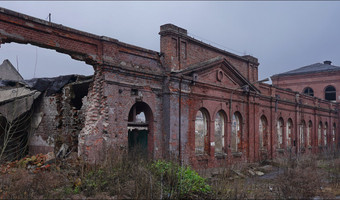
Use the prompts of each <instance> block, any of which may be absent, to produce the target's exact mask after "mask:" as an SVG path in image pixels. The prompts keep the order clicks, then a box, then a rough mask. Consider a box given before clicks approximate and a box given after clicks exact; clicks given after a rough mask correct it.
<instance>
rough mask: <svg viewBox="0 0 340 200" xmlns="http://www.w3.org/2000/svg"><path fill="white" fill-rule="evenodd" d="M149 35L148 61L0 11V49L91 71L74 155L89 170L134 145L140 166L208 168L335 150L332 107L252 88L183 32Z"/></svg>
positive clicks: (243, 60)
mask: <svg viewBox="0 0 340 200" xmlns="http://www.w3.org/2000/svg"><path fill="white" fill-rule="evenodd" d="M159 34H160V52H156V51H152V50H148V49H144V48H140V47H136V46H133V45H129V44H126V43H123V42H120V41H118V40H116V39H112V38H108V37H104V36H97V35H93V34H90V33H86V32H82V31H78V30H75V29H72V28H68V27H65V26H62V25H58V24H54V23H51V22H47V21H44V20H40V19H37V18H33V17H30V16H27V15H24V14H20V13H17V12H13V11H10V10H7V9H4V8H0V42H1V43H3V44H4V43H9V42H16V43H22V44H27V43H30V44H33V45H36V46H39V47H43V48H49V49H55V50H56V51H58V52H61V53H65V54H68V55H70V56H71V57H72V58H73V59H77V60H81V61H84V62H86V63H87V64H90V65H92V66H93V68H94V70H95V73H94V76H93V81H91V82H90V83H89V88H88V94H87V95H86V102H87V103H86V106H85V108H84V109H83V114H84V119H83V121H84V123H83V125H82V128H81V131H80V132H79V136H78V150H77V151H78V155H79V156H81V157H83V158H84V159H86V160H87V161H89V162H99V161H100V160H101V159H104V158H105V156H106V152H108V151H109V150H112V149H113V150H116V151H117V152H119V151H121V150H123V151H125V150H126V151H128V150H129V149H131V148H133V147H136V146H139V147H141V148H142V150H144V153H145V154H147V155H148V156H149V157H150V158H154V159H157V158H169V157H174V158H179V159H181V160H182V161H183V163H186V164H191V165H193V166H194V167H202V166H204V167H216V166H221V165H224V164H227V163H231V162H238V161H247V162H254V161H258V160H260V159H265V158H269V159H270V158H274V157H277V156H280V155H283V156H284V155H289V154H300V153H317V152H321V151H324V150H334V149H335V148H337V146H339V129H338V125H339V113H338V104H337V103H333V102H331V101H326V100H323V99H319V98H315V97H312V96H306V95H301V94H300V93H299V92H294V91H290V90H287V89H281V88H279V87H276V86H273V85H268V84H265V83H262V81H259V80H258V67H259V63H258V60H257V59H256V58H255V57H252V56H248V55H246V56H239V55H235V54H232V53H230V52H227V51H224V50H221V49H218V48H216V47H213V46H211V45H208V44H206V43H203V42H201V41H198V40H196V39H194V38H192V37H190V36H188V34H187V31H186V30H185V29H183V28H180V27H177V26H175V25H172V24H165V25H163V26H161V28H160V33H159ZM320 123H322V125H323V126H321V127H320V126H319V124H320ZM45 125H46V126H48V125H50V126H52V127H50V129H49V130H53V129H55V127H54V126H55V124H53V123H46V124H45ZM36 150H37V151H38V149H36Z"/></svg>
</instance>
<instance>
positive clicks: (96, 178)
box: [0, 153, 340, 199]
mask: <svg viewBox="0 0 340 200" xmlns="http://www.w3.org/2000/svg"><path fill="white" fill-rule="evenodd" d="M130 156H131V155H130ZM130 156H128V155H126V154H122V155H116V154H114V153H112V154H109V156H108V157H107V159H106V160H105V162H104V163H103V164H102V165H101V166H99V165H88V164H85V162H83V161H82V160H79V159H76V158H75V157H72V156H71V158H69V159H66V160H59V161H56V162H55V163H54V164H53V165H52V166H51V167H50V169H49V170H48V171H42V172H39V173H36V174H35V173H32V172H30V171H28V170H27V169H20V168H18V169H16V171H15V172H13V173H10V174H9V173H6V174H2V175H1V176H0V198H6V199H46V198H62V199H64V198H71V199H73V198H77V199H80V198H81V199H84V198H92V199H93V198H96V199H127V198H131V199H180V198H183V199H302V198H304V199H305V198H313V197H316V196H319V197H322V198H328V199H329V198H335V196H336V195H340V187H339V186H340V157H339V154H333V155H332V156H330V155H329V154H328V155H324V156H323V155H318V156H314V155H302V156H298V157H296V158H292V159H289V158H280V159H276V160H275V161H271V162H270V163H271V165H265V166H262V165H261V164H257V163H253V164H244V163H243V164H237V165H228V166H225V167H223V168H221V169H220V170H219V171H218V172H215V173H212V175H211V174H209V173H205V174H204V172H203V171H200V173H201V174H203V175H204V176H205V177H209V178H208V183H209V185H210V187H211V191H210V192H207V193H199V192H198V193H197V192H190V191H189V192H187V193H185V194H183V193H180V191H179V189H178V188H179V187H178V186H179V185H178V184H179V179H178V174H176V173H175V172H174V173H173V174H172V173H170V174H167V175H162V176H160V174H159V172H157V171H154V168H152V167H151V166H152V164H153V163H155V162H154V161H150V160H148V159H145V158H143V159H142V158H140V157H138V156H136V155H132V157H130ZM168 163H175V162H168ZM171 166H175V167H174V168H173V169H171V170H170V171H172V170H174V171H175V170H177V169H178V167H176V165H175V164H173V165H171ZM256 171H261V172H264V173H265V174H266V175H265V176H258V175H254V174H253V172H256ZM267 175H271V176H267ZM193 176H195V175H193ZM190 184H192V183H190Z"/></svg>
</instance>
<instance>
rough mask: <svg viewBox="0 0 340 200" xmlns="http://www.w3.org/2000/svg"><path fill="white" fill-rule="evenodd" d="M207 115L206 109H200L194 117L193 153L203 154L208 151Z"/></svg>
mask: <svg viewBox="0 0 340 200" xmlns="http://www.w3.org/2000/svg"><path fill="white" fill-rule="evenodd" d="M207 139H208V117H207V114H206V111H205V110H203V109H200V110H199V111H198V112H197V114H196V119H195V153H196V154H205V153H207V152H208V148H207V147H208V146H207V145H208V141H207Z"/></svg>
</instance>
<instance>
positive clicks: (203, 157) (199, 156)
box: [196, 154, 209, 161]
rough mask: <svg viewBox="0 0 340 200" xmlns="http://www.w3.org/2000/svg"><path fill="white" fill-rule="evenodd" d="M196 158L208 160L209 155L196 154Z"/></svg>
mask: <svg viewBox="0 0 340 200" xmlns="http://www.w3.org/2000/svg"><path fill="white" fill-rule="evenodd" d="M196 159H197V160H198V161H201V160H202V161H204V160H208V159H209V155H208V154H196Z"/></svg>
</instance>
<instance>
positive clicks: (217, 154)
mask: <svg viewBox="0 0 340 200" xmlns="http://www.w3.org/2000/svg"><path fill="white" fill-rule="evenodd" d="M215 157H216V158H217V159H225V158H227V154H226V153H216V154H215Z"/></svg>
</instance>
